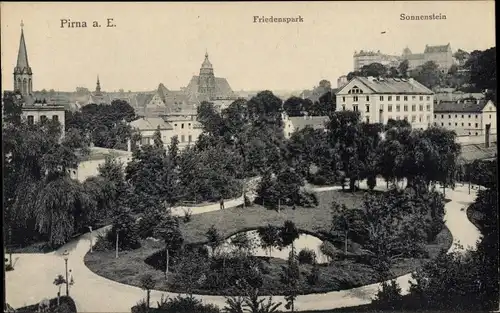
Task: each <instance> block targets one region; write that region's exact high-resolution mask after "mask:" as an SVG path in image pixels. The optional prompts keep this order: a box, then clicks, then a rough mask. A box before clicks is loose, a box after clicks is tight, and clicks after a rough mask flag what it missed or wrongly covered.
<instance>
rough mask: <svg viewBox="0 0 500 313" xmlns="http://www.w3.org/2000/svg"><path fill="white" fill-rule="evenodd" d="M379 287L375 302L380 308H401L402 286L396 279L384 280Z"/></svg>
mask: <svg viewBox="0 0 500 313" xmlns="http://www.w3.org/2000/svg"><path fill="white" fill-rule="evenodd" d="M380 285H381V289H379V291H378V293H377V295H376V296H375V299H374V300H373V302H372V303H373V304H374V305H375V306H376V307H377V308H379V309H385V310H397V309H401V306H402V302H403V296H402V295H401V287H399V285H398V283H397V282H396V281H395V280H391V282H390V283H389V282H383V283H381V284H380Z"/></svg>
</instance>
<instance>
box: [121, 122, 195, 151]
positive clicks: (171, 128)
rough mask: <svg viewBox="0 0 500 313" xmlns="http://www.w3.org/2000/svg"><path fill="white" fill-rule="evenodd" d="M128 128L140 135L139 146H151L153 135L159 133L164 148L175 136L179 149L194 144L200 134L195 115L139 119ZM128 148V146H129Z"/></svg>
mask: <svg viewBox="0 0 500 313" xmlns="http://www.w3.org/2000/svg"><path fill="white" fill-rule="evenodd" d="M130 126H131V127H132V128H133V129H134V130H136V131H138V132H139V133H140V134H141V142H140V143H139V145H147V144H153V135H154V133H155V132H156V130H159V131H160V134H161V139H162V141H163V144H164V145H165V148H167V147H168V146H169V145H170V143H171V142H172V138H173V137H174V136H177V138H178V140H179V148H180V149H184V148H185V147H187V146H189V145H192V144H194V143H195V142H196V141H197V140H198V136H199V135H200V134H201V133H202V131H203V130H202V127H201V125H200V124H199V123H198V122H197V121H196V115H195V114H170V115H166V116H162V117H141V118H139V119H137V120H135V121H132V122H130ZM129 147H130V144H129Z"/></svg>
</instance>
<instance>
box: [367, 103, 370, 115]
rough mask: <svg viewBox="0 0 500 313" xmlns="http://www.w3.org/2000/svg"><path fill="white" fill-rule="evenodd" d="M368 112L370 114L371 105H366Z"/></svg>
mask: <svg viewBox="0 0 500 313" xmlns="http://www.w3.org/2000/svg"><path fill="white" fill-rule="evenodd" d="M366 112H367V113H369V112H370V105H369V104H367V105H366Z"/></svg>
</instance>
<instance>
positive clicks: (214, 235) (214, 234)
mask: <svg viewBox="0 0 500 313" xmlns="http://www.w3.org/2000/svg"><path fill="white" fill-rule="evenodd" d="M205 236H206V238H207V241H208V245H209V246H210V247H211V248H212V251H213V252H214V254H217V252H218V249H219V248H220V246H221V245H222V243H223V241H224V238H223V237H222V236H221V235H220V234H219V231H218V230H217V228H215V225H212V226H210V228H209V229H208V230H207V232H206V234H205Z"/></svg>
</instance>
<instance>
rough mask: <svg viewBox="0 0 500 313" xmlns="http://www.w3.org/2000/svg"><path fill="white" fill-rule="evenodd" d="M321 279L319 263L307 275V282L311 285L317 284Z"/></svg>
mask: <svg viewBox="0 0 500 313" xmlns="http://www.w3.org/2000/svg"><path fill="white" fill-rule="evenodd" d="M318 280H319V267H318V265H317V264H314V266H313V268H312V270H311V273H310V274H309V275H307V283H308V284H309V285H311V286H312V285H316V284H317V283H318Z"/></svg>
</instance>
